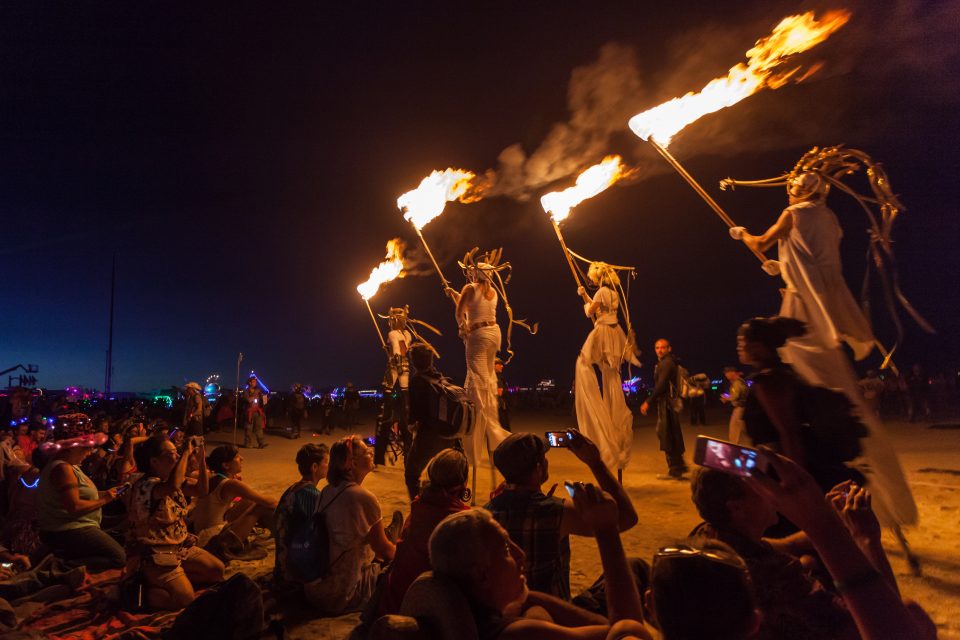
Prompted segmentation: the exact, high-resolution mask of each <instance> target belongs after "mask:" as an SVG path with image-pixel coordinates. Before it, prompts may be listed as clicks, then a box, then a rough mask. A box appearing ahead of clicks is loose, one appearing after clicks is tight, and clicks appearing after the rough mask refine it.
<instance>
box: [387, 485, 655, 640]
mask: <svg viewBox="0 0 960 640" xmlns="http://www.w3.org/2000/svg"><path fill="white" fill-rule="evenodd" d="M573 501H574V503H575V504H576V507H575V509H576V513H577V516H578V518H579V520H580V522H582V523H583V524H584V525H585V526H589V527H590V528H591V531H592V532H595V533H594V535H595V537H596V541H597V548H598V550H599V551H600V561H601V563H602V565H603V571H604V573H605V575H606V577H607V581H608V585H607V589H606V595H605V597H606V600H607V609H608V610H609V612H610V615H609V619H604V618H603V617H601V616H598V615H596V614H593V613H590V612H588V611H586V610H584V609H581V608H579V607H575V606H573V605H571V604H569V603H567V602H564V601H562V600H560V599H558V598H555V597H553V596H550V595H548V594H544V593H538V592H536V591H529V590H528V588H527V583H526V580H525V578H524V575H523V574H524V572H523V566H524V554H523V550H522V549H520V548H519V547H518V546H517V545H516V544H515V543H514V542H513V541H512V540H511V539H510V536H509V535H508V534H507V532H506V531H505V530H504V529H503V527H501V526H500V525H499V524H498V523H497V521H496V520H494V519H493V518H492V517H491V515H490V513H489V512H487V511H485V510H483V509H471V510H467V511H463V512H460V513H456V514H453V515H450V516H447V517H446V518H445V519H444V520H443V521H442V522H441V523H440V524H439V525H438V526H437V528H436V530H435V531H434V532H433V535H431V536H430V542H429V547H430V564H431V566H432V567H433V573H434V576H436V577H437V578H439V579H442V580H446V581H449V582H451V583H453V584H454V585H456V587H457V588H458V589H459V590H460V591H461V592H462V594H463V595H464V596H465V597H466V599H467V601H468V602H469V605H470V608H471V610H472V612H473V623H474V624H475V625H476V629H477V635H478V637H479V638H480V640H511V639H514V638H516V639H522V638H536V639H537V640H561V639H563V640H591V639H596V640H603V639H605V638H606V639H608V640H612V639H617V640H620V639H623V640H626V639H628V638H640V639H649V638H651V637H652V636H651V635H650V633H649V632H648V631H647V629H646V628H645V627H644V625H643V607H642V605H641V602H640V594H639V593H638V591H637V586H636V582H635V581H634V579H633V575H632V572H631V570H630V568H629V567H628V565H627V561H626V558H625V557H624V554H623V545H622V543H621V541H620V534H619V532H618V531H617V529H618V528H619V515H618V513H617V502H616V501H615V500H614V499H613V498H612V497H611V496H610V495H609V494H608V493H606V492H604V491H601V490H599V489H597V488H596V487H594V486H592V485H581V484H578V485H577V489H576V491H575V492H574V498H573ZM411 593H412V590H411ZM405 606H406V605H405ZM463 624H469V622H468V621H466V620H464V621H463Z"/></svg>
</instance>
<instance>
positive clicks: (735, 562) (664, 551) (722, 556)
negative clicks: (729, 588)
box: [653, 544, 746, 568]
mask: <svg viewBox="0 0 960 640" xmlns="http://www.w3.org/2000/svg"><path fill="white" fill-rule="evenodd" d="M696 557H701V558H708V559H710V560H716V561H717V562H722V563H723V564H727V565H730V566H732V567H738V568H744V567H745V566H746V565H745V564H744V562H743V560H741V559H740V557H739V556H735V555H733V554H730V553H727V552H725V551H713V550H710V549H697V548H696V547H692V546H690V545H688V544H678V545H675V546H672V547H660V549H658V550H657V553H656V554H655V555H654V556H653V562H654V564H656V562H657V561H658V560H661V559H663V558H696Z"/></svg>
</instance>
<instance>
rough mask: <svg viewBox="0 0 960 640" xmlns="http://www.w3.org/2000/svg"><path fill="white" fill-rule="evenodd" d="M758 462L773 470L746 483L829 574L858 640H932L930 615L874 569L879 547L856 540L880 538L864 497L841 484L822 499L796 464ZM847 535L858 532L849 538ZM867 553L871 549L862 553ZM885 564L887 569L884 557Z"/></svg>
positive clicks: (771, 457)
mask: <svg viewBox="0 0 960 640" xmlns="http://www.w3.org/2000/svg"><path fill="white" fill-rule="evenodd" d="M762 457H763V462H764V463H765V464H766V465H769V468H770V469H771V471H770V472H769V473H764V472H760V473H756V472H755V473H753V474H752V475H751V476H750V477H748V478H747V479H746V480H747V482H748V483H749V484H750V485H751V486H752V487H753V489H754V490H755V491H756V492H757V493H758V494H759V495H760V496H762V497H763V498H764V499H765V500H767V501H768V502H769V503H770V505H771V506H772V507H773V508H774V510H776V511H777V512H778V513H780V514H782V515H783V516H784V517H786V518H788V519H789V520H790V521H791V522H793V523H795V524H796V525H797V526H798V527H799V528H800V530H801V531H802V532H803V533H804V534H805V535H806V540H807V541H809V543H810V546H812V548H813V549H814V550H815V551H816V553H817V555H818V556H819V558H820V560H821V561H822V562H823V564H824V566H825V567H826V569H827V571H828V572H829V574H830V578H831V579H832V581H833V583H834V585H835V586H836V590H837V593H839V594H840V595H841V596H842V597H843V601H844V604H845V605H846V607H847V610H848V611H850V614H851V616H852V617H853V620H854V622H855V624H856V626H857V631H859V633H860V638H862V640H880V639H886V638H897V639H898V640H914V639H918V640H920V639H923V640H931V639H933V638H936V627H935V626H934V625H933V623H932V621H931V620H930V618H929V616H927V614H926V613H925V612H924V611H923V609H921V608H920V607H919V606H917V605H916V604H915V603H905V602H904V601H903V600H902V599H901V598H900V594H899V592H898V591H897V588H896V583H895V582H894V581H893V580H892V574H890V573H889V572H888V571H887V570H886V569H885V568H883V567H881V566H878V565H879V563H878V558H876V557H874V554H875V553H876V552H881V553H882V549H880V548H879V545H878V544H876V543H866V542H861V541H858V540H857V539H856V538H855V536H856V537H860V536H861V535H863V534H865V533H866V531H867V530H869V529H875V530H876V532H875V533H870V534H868V535H867V536H866V537H867V538H871V537H873V536H876V538H877V539H879V527H878V526H877V525H876V524H875V523H876V519H875V518H873V517H869V518H867V517H864V516H865V514H866V513H867V511H866V510H864V509H863V508H862V507H863V506H864V504H865V502H867V503H868V499H867V498H866V497H865V496H866V494H865V493H863V492H862V491H860V490H859V489H852V487H850V485H841V486H842V487H845V488H844V489H842V490H841V492H839V493H833V494H832V495H831V494H828V495H827V496H826V497H824V495H823V491H822V490H821V489H820V487H819V486H818V484H817V481H816V480H815V479H814V477H813V476H812V475H811V474H810V473H808V472H807V471H806V470H805V469H804V468H803V467H801V466H800V465H798V464H797V463H796V462H794V461H792V460H790V459H789V458H785V457H783V456H781V455H778V454H776V453H774V452H773V451H772V450H770V449H766V448H764V449H763V450H762ZM774 478H776V479H774ZM844 493H846V494H847V495H843V494H844ZM841 505H842V506H841ZM867 506H868V505H867ZM851 531H859V533H858V534H851ZM866 548H870V549H871V550H870V551H867V552H865V551H864V549H866ZM883 564H884V565H885V564H886V560H885V558H884V562H883ZM781 637H782V636H781Z"/></svg>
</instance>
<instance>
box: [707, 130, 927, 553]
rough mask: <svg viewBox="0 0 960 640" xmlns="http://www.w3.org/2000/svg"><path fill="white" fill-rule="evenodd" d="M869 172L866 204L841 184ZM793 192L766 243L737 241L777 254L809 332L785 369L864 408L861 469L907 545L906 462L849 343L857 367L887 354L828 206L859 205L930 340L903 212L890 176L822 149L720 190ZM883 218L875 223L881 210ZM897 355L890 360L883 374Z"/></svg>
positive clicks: (783, 309)
mask: <svg viewBox="0 0 960 640" xmlns="http://www.w3.org/2000/svg"><path fill="white" fill-rule="evenodd" d="M861 167H863V168H865V170H866V175H867V178H868V181H869V184H870V187H871V190H872V196H871V197H867V196H863V195H860V194H859V193H857V192H856V191H855V190H854V189H852V188H851V187H850V186H848V185H847V184H845V183H844V182H843V181H842V178H843V177H846V176H848V175H851V174H853V173H854V172H855V171H857V170H858V169H860V168H861ZM733 186H786V188H787V194H788V196H789V201H790V206H788V207H787V208H786V209H785V210H784V211H783V213H782V214H781V216H780V218H779V219H778V220H777V222H776V224H774V225H773V226H771V227H770V228H769V229H768V230H767V231H766V232H764V233H763V234H762V235H758V236H757V235H752V234H749V233H747V232H746V230H745V229H744V228H743V227H733V228H732V229H731V230H730V234H731V236H732V237H733V238H734V239H737V240H741V241H742V242H743V243H744V244H745V245H746V246H747V247H748V248H750V249H751V250H752V251H759V252H765V251H767V250H768V249H770V248H771V247H772V246H773V245H774V244H777V246H778V254H779V255H778V260H777V261H776V262H773V261H771V262H768V263H766V264H765V269H764V270H765V271H766V272H767V273H770V274H771V275H776V274H777V273H779V274H780V275H781V277H782V278H783V281H784V284H785V290H784V295H783V302H782V304H781V306H780V315H781V316H786V317H790V318H796V319H798V320H801V321H803V322H804V323H806V325H807V327H808V332H807V334H806V335H804V336H801V337H799V338H795V339H791V340H788V341H787V343H786V345H785V346H784V347H782V348H781V349H780V353H781V356H782V358H783V360H784V362H786V363H788V364H789V365H791V366H792V367H793V368H794V369H795V370H796V372H797V373H798V374H799V375H800V376H801V377H802V378H803V379H804V380H805V381H806V382H807V383H809V384H812V385H815V386H822V387H828V388H831V389H834V390H836V391H841V392H843V393H844V394H845V395H846V396H847V398H848V399H849V400H850V402H851V403H852V404H853V405H854V406H855V407H856V408H857V410H858V417H859V418H860V419H861V421H862V422H863V423H864V424H865V425H866V427H867V429H868V431H869V434H868V435H867V437H866V438H865V439H864V441H863V462H864V464H862V465H857V466H858V468H859V469H860V471H862V472H863V473H864V474H865V475H866V477H867V483H868V487H869V488H870V490H871V492H873V494H874V496H875V498H876V500H875V501H874V504H875V506H876V510H877V514H878V516H880V518H881V521H882V522H884V524H886V525H888V526H891V527H893V528H894V529H895V533H896V534H897V536H898V538H899V539H900V540H901V542H902V543H904V544H905V539H904V538H903V537H902V532H901V531H900V526H901V525H909V524H913V523H915V522H916V521H917V507H916V503H915V502H914V499H913V494H912V493H911V491H910V487H909V485H908V484H907V481H906V478H905V476H904V473H903V469H902V468H901V466H900V461H899V459H898V458H897V455H896V452H895V451H894V450H893V448H892V447H891V445H890V442H889V439H888V438H887V437H886V436H885V435H884V429H883V426H882V424H881V422H880V420H879V418H878V417H877V416H876V414H875V413H874V412H873V411H871V410H870V409H869V407H868V406H867V405H866V403H865V401H864V399H863V396H862V394H861V393H860V390H859V385H858V381H857V376H856V374H855V372H854V370H853V367H852V366H851V364H850V361H849V360H848V358H847V356H846V354H845V353H844V352H843V349H842V343H846V344H847V345H848V346H849V347H850V348H851V349H852V351H853V354H854V357H855V358H856V359H858V360H860V359H863V358H865V357H866V356H868V355H869V354H870V352H871V351H872V350H873V347H874V346H879V343H878V341H877V340H876V338H875V337H874V334H873V332H872V330H871V326H870V322H869V320H868V319H867V317H866V316H865V315H864V313H863V311H862V310H861V308H860V307H859V306H858V305H857V302H856V300H855V299H854V297H853V294H851V292H850V290H849V289H848V287H847V284H846V282H845V281H844V279H843V273H842V265H841V257H840V240H841V238H842V235H843V234H842V231H841V228H840V224H839V222H838V220H837V217H836V215H835V214H834V213H833V211H831V210H830V209H829V208H828V207H827V205H826V197H827V194H828V193H829V191H830V187H831V186H834V187H836V188H838V189H840V190H841V191H843V192H844V193H847V194H848V195H850V196H852V197H853V198H854V199H855V200H856V201H857V202H858V203H859V204H860V206H861V207H862V208H863V210H864V211H865V212H866V214H867V216H868V219H869V220H870V226H871V228H870V239H871V243H870V259H871V262H872V264H873V267H874V268H875V269H876V271H877V273H878V274H879V277H880V280H881V283H882V285H883V289H884V292H885V295H886V303H887V308H888V309H889V310H890V311H891V314H892V317H893V321H894V323H895V325H896V327H897V330H898V343H899V338H900V336H901V335H902V330H901V325H900V321H899V318H898V314H897V309H896V305H897V303H899V305H900V306H901V307H902V308H903V309H905V310H906V311H907V313H908V314H910V315H911V316H912V317H913V318H914V319H915V320H916V321H917V323H918V324H919V325H920V326H921V327H923V328H924V329H925V330H927V331H930V332H932V331H933V328H932V327H931V326H930V325H929V324H928V323H927V322H926V321H925V320H924V319H923V318H922V317H921V316H920V314H919V313H917V312H916V310H914V308H913V307H912V306H911V305H910V303H909V302H908V301H907V299H906V297H905V296H904V295H903V293H902V292H901V291H900V288H899V285H898V283H897V274H896V267H895V263H894V259H893V251H892V243H891V236H890V232H891V227H892V224H893V221H894V219H895V217H896V215H897V213H898V212H899V211H900V210H902V209H903V207H902V205H901V204H900V203H899V202H898V201H897V199H896V197H895V196H894V195H893V192H892V191H891V190H890V184H889V181H888V179H887V176H886V174H885V173H884V171H883V169H882V168H881V167H880V166H879V165H878V164H876V163H874V162H873V161H872V159H871V158H870V157H869V156H868V155H867V154H865V153H863V152H862V151H858V150H856V149H844V148H843V147H839V146H838V147H829V148H825V149H819V148H814V149H812V150H811V151H809V152H808V153H807V154H805V155H804V156H803V158H801V159H800V161H799V162H798V163H797V165H796V166H795V167H794V168H793V170H792V171H791V172H789V173H787V174H785V175H783V176H780V177H778V178H772V179H769V180H760V181H739V180H731V179H727V180H724V181H723V182H722V183H721V187H733ZM871 205H872V206H873V207H876V208H877V212H878V213H879V215H877V213H875V212H874V211H873V210H872V208H871ZM869 276H870V273H869V267H868V273H867V280H866V281H865V285H864V289H863V293H864V299H863V302H864V304H865V306H866V302H867V300H866V295H867V293H868V289H869ZM895 350H896V345H894V347H893V349H892V350H891V351H890V352H889V353H887V352H886V351H885V350H883V351H884V355H885V356H886V358H885V362H884V364H885V365H886V364H888V363H889V362H890V357H891V356H892V355H893V351H895ZM905 550H906V551H907V553H908V558H909V559H910V561H911V566H912V567H913V568H914V570H915V571H919V564H918V563H917V561H916V559H915V558H914V557H913V556H912V555H910V554H909V549H906V547H905Z"/></svg>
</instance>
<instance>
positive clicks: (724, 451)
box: [693, 436, 767, 477]
mask: <svg viewBox="0 0 960 640" xmlns="http://www.w3.org/2000/svg"><path fill="white" fill-rule="evenodd" d="M693 461H694V463H696V464H699V465H700V466H703V467H709V468H711V469H717V470H718V471H724V472H726V473H732V474H733V475H737V476H744V477H747V476H750V475H752V474H753V472H754V471H757V470H759V471H761V472H763V471H766V467H767V465H766V461H765V460H764V458H763V457H762V456H761V455H760V452H759V451H757V450H756V449H751V448H750V447H744V446H741V445H739V444H733V443H732V442H726V441H724V440H716V439H714V438H708V437H707V436H697V448H696V449H695V450H694V453H693Z"/></svg>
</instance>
